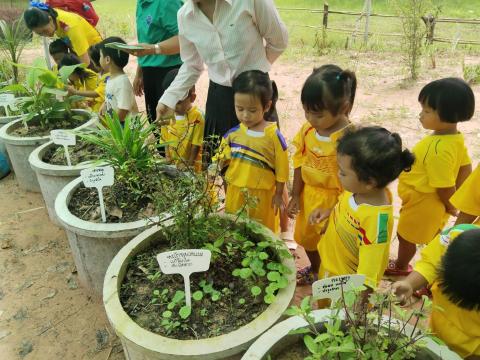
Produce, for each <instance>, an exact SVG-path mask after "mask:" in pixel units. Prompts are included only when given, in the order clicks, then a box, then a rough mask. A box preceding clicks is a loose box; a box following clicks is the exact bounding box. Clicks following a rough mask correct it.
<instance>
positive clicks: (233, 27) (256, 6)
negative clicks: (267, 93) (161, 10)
mask: <svg viewBox="0 0 480 360" xmlns="http://www.w3.org/2000/svg"><path fill="white" fill-rule="evenodd" d="M177 18H178V30H179V34H178V38H179V42H180V55H181V58H182V60H183V65H182V66H181V68H180V71H179V73H178V75H177V77H176V79H175V80H174V82H173V83H172V84H171V85H170V87H169V88H168V89H167V90H166V91H165V93H164V94H163V96H162V97H161V98H160V101H159V103H158V106H157V119H159V118H160V117H161V116H164V115H166V114H167V113H169V112H172V111H173V109H174V108H175V104H176V103H177V102H178V101H180V100H181V99H183V98H184V97H185V95H186V94H187V93H188V91H189V90H190V89H191V88H192V86H193V85H195V83H196V82H197V80H198V78H199V77H200V75H201V73H202V71H203V69H204V65H207V67H208V76H209V78H210V84H209V90H208V97H207V104H206V109H205V115H206V116H205V117H206V126H205V138H206V140H208V138H209V137H210V136H212V135H218V136H222V135H223V134H224V133H225V132H226V131H227V130H229V129H230V128H232V127H234V126H236V125H237V124H238V120H237V117H236V115H235V108H234V104H233V92H232V89H231V85H232V81H233V79H235V78H236V77H237V76H238V75H239V74H241V73H242V72H244V71H247V70H261V71H264V72H268V71H269V70H270V67H271V64H272V63H273V62H274V61H275V60H276V59H277V58H278V57H279V56H280V54H281V53H282V52H283V51H284V50H285V48H286V47H287V42H288V33H287V29H286V27H285V25H284V24H283V22H282V20H281V19H280V16H279V14H278V11H277V9H276V8H275V5H274V3H273V0H187V2H186V3H185V4H184V5H183V6H182V8H180V10H179V11H178V14H177Z"/></svg>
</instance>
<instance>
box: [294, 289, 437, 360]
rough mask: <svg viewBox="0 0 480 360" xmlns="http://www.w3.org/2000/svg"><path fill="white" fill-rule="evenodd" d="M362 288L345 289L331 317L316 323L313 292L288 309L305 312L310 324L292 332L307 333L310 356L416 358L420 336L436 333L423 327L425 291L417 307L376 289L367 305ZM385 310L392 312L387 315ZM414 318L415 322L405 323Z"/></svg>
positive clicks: (426, 304) (333, 359) (328, 358)
mask: <svg viewBox="0 0 480 360" xmlns="http://www.w3.org/2000/svg"><path fill="white" fill-rule="evenodd" d="M364 289H365V288H364V287H360V288H358V289H353V290H349V291H345V292H343V291H342V296H341V298H340V299H339V300H338V301H337V302H336V303H335V304H334V305H333V306H332V313H331V315H330V317H329V321H328V322H327V323H324V324H321V325H319V324H316V323H315V319H314V317H313V315H312V307H311V298H310V297H306V298H304V299H303V300H302V302H301V304H300V306H291V307H290V308H289V309H288V310H287V311H286V312H285V313H286V315H290V316H300V317H302V318H303V319H304V320H305V321H306V323H307V324H308V326H306V327H303V328H299V329H295V330H293V331H291V332H290V334H302V335H303V342H304V345H305V346H306V348H307V349H308V350H309V352H310V353H311V355H310V356H309V357H307V358H306V359H308V360H314V359H325V360H343V359H352V360H355V359H358V360H360V359H362V360H363V359H367V360H368V359H371V360H374V359H385V360H402V359H412V358H415V356H416V354H417V352H418V351H419V349H421V348H422V347H424V346H425V344H424V342H423V341H422V339H425V338H426V337H431V338H433V337H432V335H431V334H430V333H429V332H428V331H423V330H421V329H420V328H419V323H420V322H421V321H423V320H425V319H426V317H427V316H426V313H427V311H428V309H429V308H430V307H431V302H430V300H429V299H428V298H427V297H424V298H423V301H422V305H421V307H420V308H419V309H413V310H408V311H407V310H403V309H401V308H400V307H399V306H397V305H396V299H395V297H394V295H393V294H379V293H373V294H371V295H370V298H369V300H370V305H368V304H366V305H364V306H363V305H360V304H361V302H362V293H363V290H364ZM384 312H386V313H387V314H388V316H386V318H385V317H384V316H383V314H384ZM412 321H413V328H411V329H409V328H407V324H408V323H410V322H412ZM322 325H323V327H322Z"/></svg>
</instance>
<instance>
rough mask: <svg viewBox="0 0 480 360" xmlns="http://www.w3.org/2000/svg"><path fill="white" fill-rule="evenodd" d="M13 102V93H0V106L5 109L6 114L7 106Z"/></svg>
mask: <svg viewBox="0 0 480 360" xmlns="http://www.w3.org/2000/svg"><path fill="white" fill-rule="evenodd" d="M14 103H15V95H13V94H0V107H3V108H4V109H5V114H6V115H7V116H8V115H9V114H8V108H9V107H11V106H12V105H13V104H14Z"/></svg>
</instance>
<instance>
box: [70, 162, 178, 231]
mask: <svg viewBox="0 0 480 360" xmlns="http://www.w3.org/2000/svg"><path fill="white" fill-rule="evenodd" d="M138 183H139V184H141V190H140V189H139V190H132V187H131V186H128V185H127V183H126V182H125V181H121V180H119V179H118V177H117V178H116V179H115V183H114V184H113V186H111V187H105V188H103V198H104V203H105V212H106V216H107V222H108V223H126V222H132V221H137V220H143V219H146V218H151V217H152V216H155V215H158V214H160V213H162V212H164V211H165V210H166V208H162V209H159V208H156V207H155V206H154V196H155V195H154V194H155V193H156V192H158V189H159V188H160V189H163V191H168V189H169V188H172V187H174V186H175V184H174V182H173V181H172V179H171V178H169V177H167V176H166V175H164V174H162V173H161V171H160V170H159V171H158V172H157V173H155V172H153V174H150V176H144V177H142V179H141V180H140V181H138ZM159 183H161V186H159ZM68 209H69V210H70V212H71V213H72V214H73V215H75V216H76V217H78V218H80V219H82V220H85V221H90V222H97V223H100V222H102V217H101V213H100V205H99V199H98V192H97V190H96V189H95V188H85V187H83V184H82V186H81V187H79V188H78V189H77V190H76V191H75V192H74V193H73V195H72V198H71V199H70V203H69V204H68Z"/></svg>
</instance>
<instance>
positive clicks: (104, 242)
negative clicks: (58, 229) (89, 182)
mask: <svg viewBox="0 0 480 360" xmlns="http://www.w3.org/2000/svg"><path fill="white" fill-rule="evenodd" d="M81 185H82V179H81V178H78V179H75V180H73V181H72V182H70V183H68V184H67V185H66V186H65V187H64V188H63V189H62V190H61V191H60V192H59V194H58V196H57V198H56V200H55V214H56V216H57V218H58V220H59V221H60V223H61V225H62V226H63V227H64V228H65V231H66V233H67V237H68V242H69V243H70V248H71V250H72V254H73V258H74V260H75V265H76V267H77V271H78V277H79V280H80V283H81V284H82V286H84V287H85V289H87V291H88V292H89V293H92V294H93V295H96V296H97V297H101V296H102V289H103V279H104V277H105V272H106V271H107V268H108V265H109V264H110V262H111V261H112V259H113V257H114V256H115V255H116V254H117V253H118V251H119V250H120V249H121V248H122V247H123V246H124V245H125V244H126V243H127V242H128V241H130V240H131V239H132V238H134V237H135V236H137V235H138V234H140V233H141V232H142V231H144V230H145V229H146V228H147V227H149V226H151V225H152V223H153V222H154V221H157V220H158V218H152V219H151V220H139V221H135V222H128V223H123V224H122V223H118V224H112V223H93V222H89V221H85V220H82V219H80V218H78V217H76V216H75V215H73V214H72V213H71V212H70V210H69V209H68V204H69V203H70V199H71V198H72V195H73V193H74V192H75V190H76V189H78V188H79V187H80V186H81Z"/></svg>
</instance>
